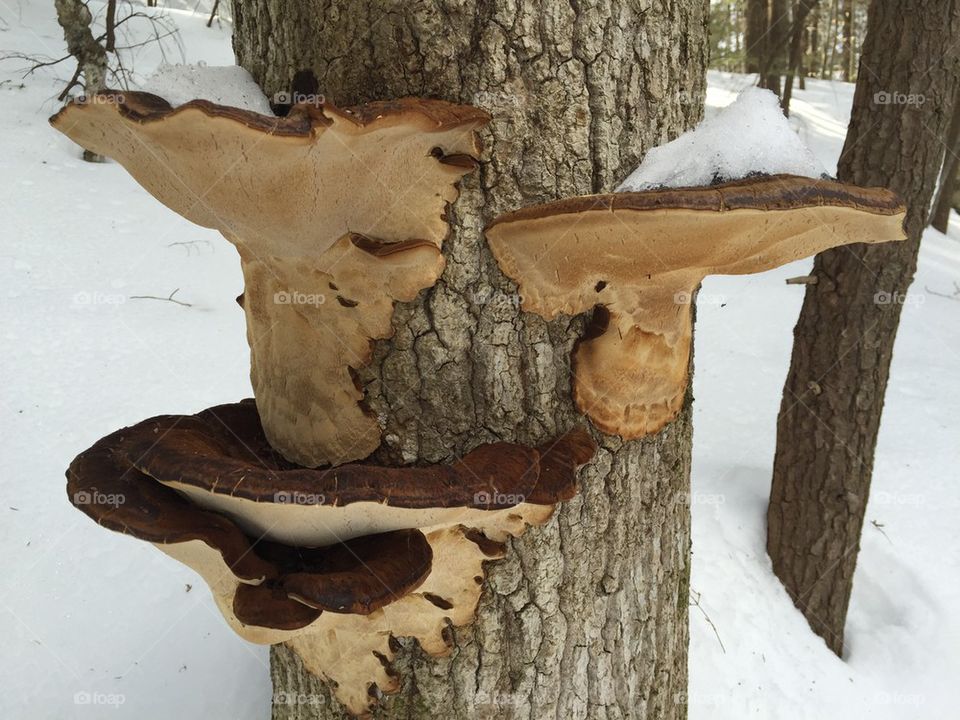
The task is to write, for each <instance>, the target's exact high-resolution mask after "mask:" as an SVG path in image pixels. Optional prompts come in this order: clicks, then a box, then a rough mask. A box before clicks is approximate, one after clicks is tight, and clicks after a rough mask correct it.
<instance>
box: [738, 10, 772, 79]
mask: <svg viewBox="0 0 960 720" xmlns="http://www.w3.org/2000/svg"><path fill="white" fill-rule="evenodd" d="M768 14H769V9H768V0H747V18H746V20H747V23H746V24H747V28H746V33H745V37H744V44H745V45H746V47H747V52H746V70H747V72H748V73H760V72H761V68H762V66H763V62H764V55H765V54H766V53H765V49H766V42H767V40H766V36H767V27H768V25H767V23H768ZM760 80H761V83H762V81H763V76H762V75H761V77H760Z"/></svg>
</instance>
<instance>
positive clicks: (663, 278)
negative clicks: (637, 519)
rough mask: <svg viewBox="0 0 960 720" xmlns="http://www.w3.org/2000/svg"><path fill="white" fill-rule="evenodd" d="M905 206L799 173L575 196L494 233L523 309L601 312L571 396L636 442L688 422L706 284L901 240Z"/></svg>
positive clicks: (875, 192)
mask: <svg viewBox="0 0 960 720" xmlns="http://www.w3.org/2000/svg"><path fill="white" fill-rule="evenodd" d="M904 215H905V209H904V206H903V205H902V204H901V202H900V201H899V199H898V198H897V197H896V195H895V194H894V193H892V192H890V191H888V190H885V189H882V188H867V189H864V188H859V187H854V186H850V185H844V184H840V183H837V182H833V181H829V180H820V179H813V178H807V177H797V176H789V175H775V176H760V177H752V178H747V179H744V180H740V181H736V182H731V183H726V184H719V185H713V186H708V187H693V188H676V189H675V188H665V189H661V190H651V191H646V192H621V193H612V194H607V195H591V196H584V197H575V198H569V199H565V200H560V201H557V202H552V203H546V204H543V205H536V206H531V207H527V208H523V209H521V210H517V211H514V212H511V213H507V214H505V215H501V216H500V217H498V218H496V219H495V220H494V221H493V222H492V223H491V225H490V226H489V227H488V228H487V232H486V234H487V239H488V242H489V244H490V248H491V250H492V252H493V255H494V257H495V258H496V260H497V262H498V264H499V265H500V268H501V269H502V270H503V272H504V274H506V275H507V276H508V277H510V278H511V279H512V280H514V281H515V282H516V283H517V284H518V285H519V290H520V294H521V295H522V297H523V298H524V300H523V307H524V309H525V310H528V311H530V312H534V313H537V314H539V315H541V316H543V317H544V318H547V319H551V318H553V317H556V316H557V315H560V314H567V315H575V314H578V313H582V312H586V311H588V310H591V309H594V308H596V310H595V312H594V317H593V325H592V327H591V329H590V332H589V333H588V334H587V335H586V336H585V337H584V338H582V339H581V341H580V342H579V343H578V345H577V347H576V349H575V350H574V353H573V358H572V362H571V365H572V374H573V381H572V382H573V396H574V400H575V402H576V404H577V406H578V408H579V409H580V410H581V411H582V412H583V413H584V414H586V415H587V416H588V417H590V419H591V420H592V421H593V422H594V424H595V425H596V426H597V427H598V428H600V429H601V430H603V431H604V432H606V433H611V434H617V435H620V436H622V437H624V438H627V439H629V438H638V437H642V436H644V435H647V434H650V433H653V432H657V431H658V430H660V429H661V428H663V427H664V426H665V425H666V424H667V423H668V422H669V421H670V420H672V419H673V418H674V417H675V416H676V414H677V413H678V412H679V411H680V408H681V405H682V403H683V398H684V394H685V391H686V386H687V374H688V366H689V357H690V344H691V333H692V311H691V307H690V305H691V303H690V299H691V297H692V296H693V293H695V291H696V289H697V287H698V285H699V283H700V282H701V281H702V280H703V278H704V277H705V276H707V275H712V274H727V275H738V274H745V273H756V272H761V271H764V270H769V269H771V268H774V267H777V266H779V265H783V264H786V263H788V262H792V261H794V260H798V259H800V258H803V257H807V256H810V255H814V254H816V253H819V252H822V251H823V250H826V249H828V248H832V247H837V246H839V245H847V244H851V243H876V242H885V241H890V240H903V239H904V238H905V235H904V232H903V227H902V224H903V220H904Z"/></svg>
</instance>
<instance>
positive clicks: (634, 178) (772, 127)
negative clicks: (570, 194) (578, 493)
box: [616, 87, 825, 192]
mask: <svg viewBox="0 0 960 720" xmlns="http://www.w3.org/2000/svg"><path fill="white" fill-rule="evenodd" d="M753 173H764V174H771V175H772V174H776V173H788V174H790V175H803V176H805V177H820V176H822V175H824V174H825V171H824V169H823V167H822V166H821V165H820V163H819V162H818V161H817V159H816V158H815V157H814V155H813V153H812V152H811V150H810V148H808V147H807V146H806V145H804V144H803V142H802V141H801V140H800V138H799V137H798V136H797V134H796V133H795V132H794V131H793V129H792V128H791V127H790V123H789V121H788V120H787V118H786V117H784V115H783V112H782V111H781V110H780V102H779V100H778V99H777V96H776V95H774V94H773V93H772V92H770V91H769V90H761V89H760V88H756V87H751V88H747V89H746V90H744V91H743V92H741V93H740V95H739V96H738V97H737V99H736V100H735V101H734V102H732V103H731V104H730V105H728V106H727V107H725V108H723V109H722V110H720V111H719V112H718V113H717V114H716V115H714V116H713V117H711V118H708V119H707V120H704V121H703V122H702V123H700V125H698V126H697V128H696V129H694V130H690V131H689V132H685V133H684V134H683V135H681V136H680V137H678V138H677V139H676V140H674V141H673V142H669V143H667V144H666V145H661V146H660V147H656V148H653V149H652V150H650V152H648V153H647V156H646V157H645V158H644V159H643V162H642V163H640V166H639V167H638V168H637V169H636V170H634V171H633V172H632V173H630V176H629V177H628V178H627V179H626V180H624V181H623V183H621V185H620V187H618V188H617V190H616V192H630V191H636V190H649V189H651V188H656V187H694V186H698V185H710V184H711V183H714V182H718V181H727V180H737V179H739V178H743V177H746V176H747V175H750V174H753Z"/></svg>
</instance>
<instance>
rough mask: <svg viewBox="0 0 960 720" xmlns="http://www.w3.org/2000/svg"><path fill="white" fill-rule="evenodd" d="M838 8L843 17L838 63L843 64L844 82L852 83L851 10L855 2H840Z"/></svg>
mask: <svg viewBox="0 0 960 720" xmlns="http://www.w3.org/2000/svg"><path fill="white" fill-rule="evenodd" d="M842 3H843V4H842V5H841V6H840V15H841V16H842V17H843V44H842V45H841V47H842V50H843V51H842V53H841V55H840V61H841V63H843V76H842V77H843V79H844V81H846V82H852V81H853V69H854V68H853V64H854V60H855V58H854V53H853V10H854V6H855V3H856V0H842Z"/></svg>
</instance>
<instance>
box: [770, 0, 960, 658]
mask: <svg viewBox="0 0 960 720" xmlns="http://www.w3.org/2000/svg"><path fill="white" fill-rule="evenodd" d="M958 36H960V2H958V0H901V1H900V2H896V3H894V2H887V1H886V0H875V2H874V3H873V4H872V5H871V7H870V14H869V19H868V24H867V36H866V42H865V44H864V48H863V56H862V59H861V65H862V68H863V69H864V70H865V71H866V72H861V73H859V80H858V82H857V89H856V94H855V95H854V99H853V112H852V115H851V119H850V127H849V129H848V131H847V139H846V143H845V145H844V149H843V154H842V156H841V159H840V163H839V169H838V176H839V179H840V180H842V181H844V182H849V183H854V184H856V185H862V186H883V187H887V188H890V189H891V190H894V191H896V192H897V193H899V194H900V196H901V197H902V198H903V199H904V201H905V202H906V203H907V208H908V212H907V219H906V231H907V235H908V239H907V240H906V241H905V242H903V243H891V244H886V245H868V246H851V247H849V248H841V249H837V250H829V251H827V252H825V253H822V254H820V255H818V256H817V258H816V260H815V262H814V269H813V275H815V276H817V278H818V283H817V284H816V285H807V291H806V296H805V298H804V302H803V309H802V311H801V313H800V319H799V320H798V322H797V326H796V329H795V330H794V346H793V358H792V360H791V364H790V373H789V375H788V376H787V381H786V385H785V387H784V395H783V402H782V404H781V407H780V416H779V419H778V425H777V451H776V458H775V460H774V469H773V486H772V489H771V494H770V507H769V510H768V514H767V524H768V526H767V551H768V552H769V554H770V557H771V559H772V560H773V569H774V572H775V573H776V574H777V577H779V578H780V579H781V581H783V584H784V586H785V587H786V589H787V591H788V592H789V594H790V597H791V598H792V599H793V601H794V603H795V604H796V605H797V607H798V608H800V610H801V611H802V612H803V613H804V615H805V616H806V618H807V620H808V621H809V623H810V626H811V627H812V628H813V630H814V631H815V632H816V633H817V634H818V635H820V636H821V637H823V638H824V640H825V641H826V643H827V645H828V646H829V647H830V648H831V649H832V650H833V651H834V652H836V653H837V654H838V655H841V654H842V651H843V628H844V623H845V621H846V615H847V605H848V603H849V601H850V592H851V590H852V587H853V573H854V569H855V568H856V563H857V553H858V551H859V547H860V532H861V529H862V527H863V517H864V512H865V510H866V506H867V499H868V496H869V493H870V476H871V473H872V469H873V457H874V450H875V448H876V441H877V432H878V430H879V427H880V416H881V412H882V410H883V399H884V394H885V392H886V387H887V378H888V376H889V371H890V361H891V358H892V354H893V342H894V339H895V337H896V333H897V326H898V325H899V322H900V310H901V308H902V303H903V298H904V296H905V294H906V292H907V288H908V287H909V286H910V283H911V281H912V280H913V273H914V271H915V269H916V262H917V252H918V250H919V247H920V236H921V234H922V233H923V229H924V228H925V227H926V225H927V217H928V214H929V209H930V200H931V197H932V195H933V192H934V188H935V187H936V183H937V175H938V173H939V171H940V167H941V163H942V160H943V155H944V142H943V141H944V136H945V134H946V131H947V125H948V123H949V121H950V113H951V109H952V108H953V107H954V102H955V98H956V97H957V90H958V85H960V47H958V45H957V44H956V38H957V37H958ZM910 96H913V99H912V100H911V99H910ZM885 101H886V102H885Z"/></svg>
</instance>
